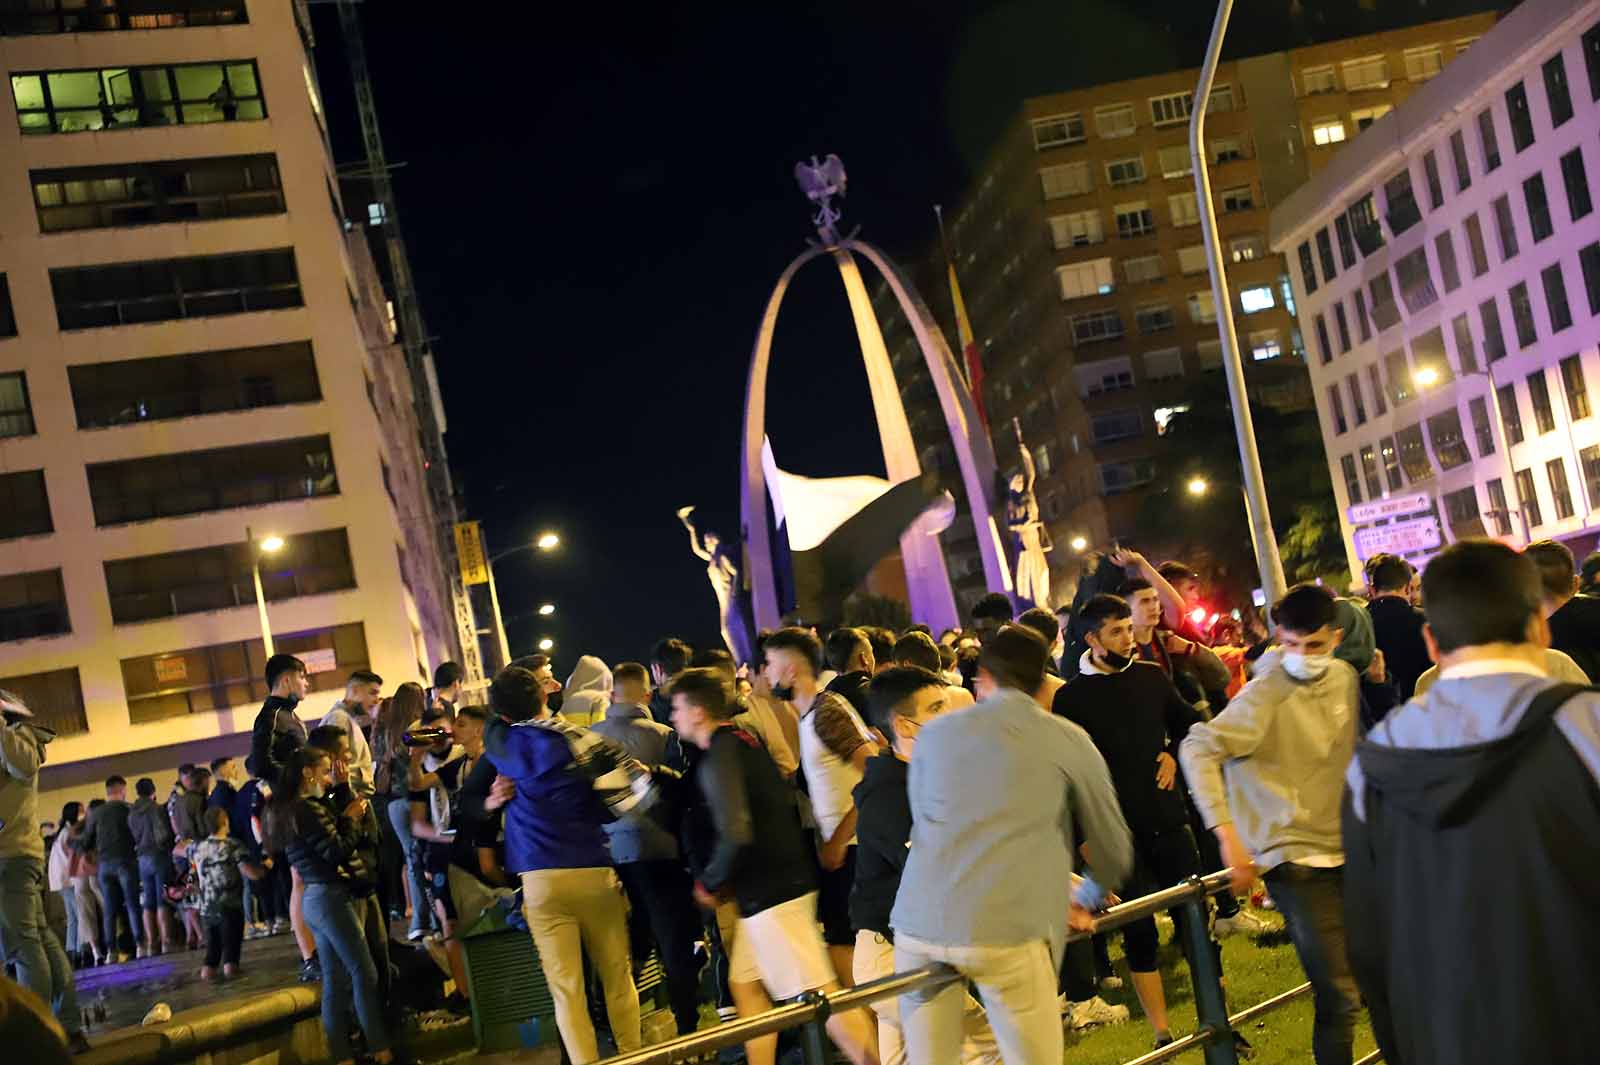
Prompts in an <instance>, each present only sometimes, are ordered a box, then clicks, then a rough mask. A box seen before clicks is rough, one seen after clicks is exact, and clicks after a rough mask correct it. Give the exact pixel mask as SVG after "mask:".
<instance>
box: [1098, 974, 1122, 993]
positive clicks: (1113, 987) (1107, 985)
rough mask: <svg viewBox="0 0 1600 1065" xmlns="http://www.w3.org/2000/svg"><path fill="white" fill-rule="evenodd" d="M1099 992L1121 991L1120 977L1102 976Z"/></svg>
mask: <svg viewBox="0 0 1600 1065" xmlns="http://www.w3.org/2000/svg"><path fill="white" fill-rule="evenodd" d="M1100 990H1102V991H1121V990H1122V977H1120V976H1102V977H1101V978H1100Z"/></svg>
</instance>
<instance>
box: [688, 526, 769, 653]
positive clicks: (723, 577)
mask: <svg viewBox="0 0 1600 1065" xmlns="http://www.w3.org/2000/svg"><path fill="white" fill-rule="evenodd" d="M678 520H679V521H681V522H683V527H684V528H685V529H688V530H689V549H690V550H691V551H693V552H694V553H695V557H696V558H698V559H700V560H701V561H703V562H705V564H706V579H707V580H709V581H710V582H711V590H712V592H714V593H715V594H716V597H717V616H718V618H719V619H720V621H721V629H722V642H723V643H725V644H727V645H728V651H729V652H730V653H731V654H732V655H733V657H734V659H735V660H736V661H739V662H748V661H750V655H751V653H752V651H753V650H754V647H753V645H752V642H751V640H750V638H749V637H750V626H749V625H747V624H746V623H745V619H744V609H743V604H742V601H741V595H742V589H741V587H740V585H741V584H742V583H743V582H742V581H741V579H740V577H741V575H740V573H739V563H738V561H737V560H736V558H735V557H734V556H733V555H731V554H730V553H729V552H728V550H727V549H726V548H725V547H724V546H723V543H722V537H720V536H718V535H717V534H716V533H714V532H711V531H710V530H706V531H704V532H702V531H701V530H700V529H699V528H698V527H696V525H695V523H694V507H692V506H689V507H679V508H678Z"/></svg>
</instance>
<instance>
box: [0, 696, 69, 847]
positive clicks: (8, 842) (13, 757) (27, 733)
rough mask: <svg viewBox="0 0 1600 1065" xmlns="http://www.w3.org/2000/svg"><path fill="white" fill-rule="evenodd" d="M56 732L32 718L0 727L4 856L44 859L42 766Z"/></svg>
mask: <svg viewBox="0 0 1600 1065" xmlns="http://www.w3.org/2000/svg"><path fill="white" fill-rule="evenodd" d="M55 735H56V734H55V732H54V731H53V730H51V729H48V728H46V727H45V726H43V725H36V724H34V723H33V722H31V721H27V720H22V721H12V722H10V723H8V724H6V725H5V726H4V727H3V728H0V770H4V772H3V773H0V858H37V859H39V860H40V861H41V862H42V861H44V839H43V838H42V837H41V836H40V835H39V812H38V800H39V767H40V766H42V765H44V748H45V745H46V744H47V743H49V742H50V741H51V740H53V739H55Z"/></svg>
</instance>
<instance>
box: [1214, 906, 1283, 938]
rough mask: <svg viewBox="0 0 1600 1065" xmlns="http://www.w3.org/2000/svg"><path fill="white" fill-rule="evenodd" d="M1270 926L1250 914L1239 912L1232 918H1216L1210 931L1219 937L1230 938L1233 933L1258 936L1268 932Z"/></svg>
mask: <svg viewBox="0 0 1600 1065" xmlns="http://www.w3.org/2000/svg"><path fill="white" fill-rule="evenodd" d="M1271 928H1272V926H1271V925H1269V924H1267V922H1265V921H1263V920H1262V919H1261V918H1259V917H1257V916H1255V915H1254V914H1251V913H1246V912H1245V911H1244V910H1240V911H1239V912H1238V913H1236V914H1234V915H1233V916H1232V917H1218V918H1217V920H1216V922H1215V923H1214V924H1213V925H1212V930H1213V931H1214V932H1216V934H1217V935H1219V936H1231V935H1233V934H1234V933H1235V932H1248V933H1249V934H1250V935H1260V934H1261V933H1262V932H1266V931H1269V930H1270V929H1271Z"/></svg>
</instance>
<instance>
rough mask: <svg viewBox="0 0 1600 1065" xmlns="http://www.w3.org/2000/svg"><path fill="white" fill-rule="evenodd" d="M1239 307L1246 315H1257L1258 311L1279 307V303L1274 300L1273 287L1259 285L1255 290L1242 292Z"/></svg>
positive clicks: (1249, 289)
mask: <svg viewBox="0 0 1600 1065" xmlns="http://www.w3.org/2000/svg"><path fill="white" fill-rule="evenodd" d="M1239 306H1240V307H1241V308H1242V309H1243V310H1244V313H1246V314H1255V313H1256V312H1257V311H1264V310H1266V309H1268V308H1269V307H1275V306H1277V301H1276V300H1274V299H1273V298H1272V286H1271V285H1258V286H1256V287H1255V288H1247V289H1243V290H1241V291H1240V293H1239Z"/></svg>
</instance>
